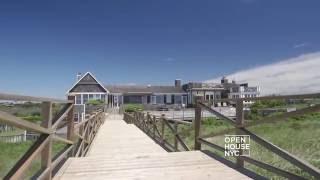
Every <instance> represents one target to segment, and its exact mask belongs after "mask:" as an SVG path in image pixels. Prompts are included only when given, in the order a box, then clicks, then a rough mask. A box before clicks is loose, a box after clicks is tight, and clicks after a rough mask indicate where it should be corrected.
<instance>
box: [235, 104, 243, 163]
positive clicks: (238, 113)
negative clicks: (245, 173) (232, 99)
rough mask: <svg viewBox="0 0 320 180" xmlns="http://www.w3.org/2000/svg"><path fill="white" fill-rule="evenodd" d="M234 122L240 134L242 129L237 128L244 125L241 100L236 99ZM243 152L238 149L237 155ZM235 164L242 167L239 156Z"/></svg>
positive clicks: (237, 132)
mask: <svg viewBox="0 0 320 180" xmlns="http://www.w3.org/2000/svg"><path fill="white" fill-rule="evenodd" d="M236 124H237V130H236V134H237V135H241V134H242V131H241V130H240V129H238V128H240V127H242V126H243V125H244V118H243V100H237V101H236ZM242 154H243V151H242V150H241V149H240V152H239V155H240V156H241V155H242ZM236 165H237V167H238V168H243V167H244V161H243V160H242V159H240V158H237V162H236Z"/></svg>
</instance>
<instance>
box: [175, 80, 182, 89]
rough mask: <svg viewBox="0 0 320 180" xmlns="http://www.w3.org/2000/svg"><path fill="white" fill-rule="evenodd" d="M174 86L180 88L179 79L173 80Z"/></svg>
mask: <svg viewBox="0 0 320 180" xmlns="http://www.w3.org/2000/svg"><path fill="white" fill-rule="evenodd" d="M174 86H175V87H179V88H180V87H181V79H176V80H174Z"/></svg>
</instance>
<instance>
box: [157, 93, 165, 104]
mask: <svg viewBox="0 0 320 180" xmlns="http://www.w3.org/2000/svg"><path fill="white" fill-rule="evenodd" d="M156 98H157V104H164V96H163V95H157V97H156Z"/></svg>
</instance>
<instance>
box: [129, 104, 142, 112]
mask: <svg viewBox="0 0 320 180" xmlns="http://www.w3.org/2000/svg"><path fill="white" fill-rule="evenodd" d="M143 110H144V108H143V105H142V104H126V105H124V111H125V112H129V113H130V112H135V111H143Z"/></svg>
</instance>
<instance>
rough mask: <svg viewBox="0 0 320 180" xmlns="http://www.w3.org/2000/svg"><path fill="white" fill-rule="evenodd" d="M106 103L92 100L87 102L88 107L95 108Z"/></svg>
mask: <svg viewBox="0 0 320 180" xmlns="http://www.w3.org/2000/svg"><path fill="white" fill-rule="evenodd" d="M103 103H104V102H103V101H101V100H100V99H91V100H89V101H88V102H87V104H88V105H94V106H98V105H102V104H103Z"/></svg>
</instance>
